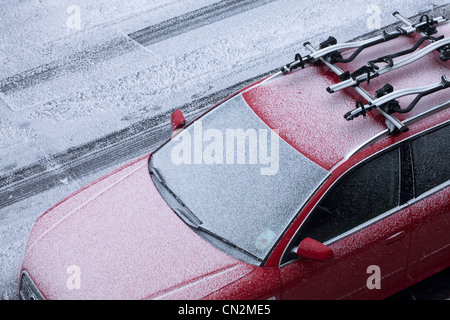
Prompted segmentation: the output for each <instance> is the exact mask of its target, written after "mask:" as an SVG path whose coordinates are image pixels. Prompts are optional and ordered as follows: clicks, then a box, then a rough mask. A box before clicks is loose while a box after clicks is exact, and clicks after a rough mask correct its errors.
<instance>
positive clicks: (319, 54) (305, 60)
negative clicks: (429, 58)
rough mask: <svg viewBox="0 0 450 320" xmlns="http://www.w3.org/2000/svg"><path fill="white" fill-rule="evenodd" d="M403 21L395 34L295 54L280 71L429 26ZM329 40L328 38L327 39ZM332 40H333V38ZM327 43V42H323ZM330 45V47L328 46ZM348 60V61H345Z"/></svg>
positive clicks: (285, 72) (441, 20)
mask: <svg viewBox="0 0 450 320" xmlns="http://www.w3.org/2000/svg"><path fill="white" fill-rule="evenodd" d="M394 14H397V15H395V17H397V18H399V17H402V16H401V15H400V14H399V13H398V12H394ZM402 18H403V17H402ZM399 19H401V18H399ZM403 19H405V21H404V22H405V24H406V27H404V28H397V32H396V33H388V32H386V31H383V34H381V35H378V36H375V37H373V38H370V39H367V40H362V41H355V42H344V43H334V44H332V43H333V42H329V44H328V45H326V46H324V47H323V48H320V50H316V51H314V52H313V53H311V54H310V55H307V56H304V57H302V56H301V55H300V54H296V55H295V60H294V61H293V62H291V63H289V64H287V65H285V66H283V67H282V68H281V69H280V71H281V72H282V73H283V74H287V73H289V72H291V71H292V70H295V69H297V68H299V67H302V68H303V67H304V66H305V64H306V63H312V62H314V60H316V59H319V58H321V57H325V56H327V55H329V54H330V53H334V52H336V51H339V50H343V49H355V48H357V51H359V52H360V51H361V50H360V49H361V48H367V47H370V46H373V45H376V44H379V43H381V42H385V41H389V40H392V39H395V38H397V37H399V36H402V35H407V34H411V33H413V32H416V31H418V29H420V28H422V27H424V26H426V25H427V24H429V23H430V22H429V21H424V22H419V23H417V24H415V25H414V24H412V23H411V22H410V21H409V20H406V18H403ZM431 21H432V22H433V24H440V23H442V22H446V21H448V19H446V18H445V17H443V16H440V17H437V18H434V19H431ZM329 39H330V38H329ZM333 40H335V39H334V38H333ZM325 42H327V41H325ZM330 44H331V45H330ZM353 58H354V57H352V59H342V60H343V61H345V62H343V63H347V62H350V61H351V60H353ZM347 60H348V61H347Z"/></svg>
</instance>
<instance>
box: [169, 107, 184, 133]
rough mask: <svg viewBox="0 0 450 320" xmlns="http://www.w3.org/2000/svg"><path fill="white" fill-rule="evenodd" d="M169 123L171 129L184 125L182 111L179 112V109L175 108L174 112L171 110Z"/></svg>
mask: <svg viewBox="0 0 450 320" xmlns="http://www.w3.org/2000/svg"><path fill="white" fill-rule="evenodd" d="M170 124H171V126H172V130H173V131H175V130H178V129H181V128H183V127H184V125H185V124H186V119H185V118H184V116H183V112H181V110H180V109H177V110H175V111H174V112H172V116H171V118H170Z"/></svg>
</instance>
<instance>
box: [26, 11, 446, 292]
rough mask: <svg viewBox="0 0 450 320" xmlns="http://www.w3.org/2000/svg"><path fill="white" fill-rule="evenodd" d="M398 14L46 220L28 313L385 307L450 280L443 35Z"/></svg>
mask: <svg viewBox="0 0 450 320" xmlns="http://www.w3.org/2000/svg"><path fill="white" fill-rule="evenodd" d="M394 15H395V16H396V17H397V18H399V19H400V21H401V22H402V27H401V28H397V29H396V31H393V32H391V33H387V32H380V34H379V35H377V36H375V37H374V38H369V39H366V40H361V41H356V42H349V43H337V42H336V40H335V39H334V38H332V37H330V38H328V40H326V41H324V42H322V43H321V44H320V45H319V47H318V48H315V47H314V46H313V45H311V44H310V43H305V47H306V48H307V49H308V50H309V51H310V54H309V55H306V56H301V55H299V54H298V55H296V56H295V60H294V61H293V62H292V63H290V64H288V65H286V66H284V67H282V68H281V70H280V71H279V72H277V73H276V74H274V75H272V76H270V77H268V78H266V79H263V80H261V81H259V82H257V83H255V84H253V85H251V86H249V87H247V88H244V89H242V90H240V91H239V92H237V93H235V94H233V95H232V96H231V97H229V98H227V99H225V100H224V101H222V102H221V103H219V104H217V105H216V106H214V107H213V108H211V110H209V111H207V112H206V113H205V114H203V115H202V116H201V117H199V118H198V119H196V120H195V121H193V122H192V123H189V124H188V125H186V124H185V120H184V116H183V115H182V113H181V112H180V111H176V112H175V113H174V115H173V117H172V127H173V129H174V132H173V135H172V137H171V139H169V140H168V141H167V142H166V143H164V144H163V145H162V146H160V147H159V148H158V149H157V150H155V151H154V152H153V153H151V154H150V155H146V156H144V157H142V158H139V159H137V160H135V161H133V162H132V163H129V164H127V165H125V166H123V167H122V168H120V169H118V170H116V171H114V172H112V173H111V174H109V175H107V176H105V177H103V178H101V179H99V180H97V181H95V182H93V183H92V184H90V185H89V186H87V187H85V188H83V189H81V190H79V191H78V192H76V193H75V194H73V195H71V196H69V197H68V198H66V199H65V200H63V201H62V202H60V203H59V204H57V205H56V206H54V207H53V208H51V209H50V210H48V211H47V212H46V213H45V214H44V215H42V216H41V217H40V218H39V219H38V220H37V221H36V224H35V225H34V227H33V229H32V231H31V234H30V237H29V240H28V244H27V247H26V252H25V255H24V259H23V264H22V267H21V272H20V279H19V291H20V295H21V297H22V298H23V299H28V298H29V299H380V298H385V297H387V296H389V295H391V294H393V293H395V292H398V291H399V290H402V289H403V288H405V287H407V286H410V285H412V284H414V283H416V282H418V281H420V280H422V279H424V278H425V277H428V276H430V275H432V274H434V273H436V272H438V271H440V270H443V269H445V268H447V267H449V266H450V265H449V264H450V202H449V201H448V199H449V197H450V189H449V188H448V186H449V178H450V167H449V162H448V159H449V157H450V153H449V150H450V148H449V145H448V144H449V141H450V131H449V128H450V120H449V119H450V111H449V109H448V106H449V105H450V100H449V94H448V93H449V90H448V89H449V88H450V80H449V78H448V77H447V74H448V60H449V58H450V57H449V53H450V41H449V39H448V35H449V34H450V25H449V24H448V22H447V19H445V18H444V17H438V18H430V17H428V16H425V15H424V16H421V17H420V18H419V19H417V20H418V21H415V23H413V22H411V21H410V20H409V19H407V18H404V17H403V16H401V15H400V14H399V13H395V14H394ZM373 272H374V273H373ZM372 281H373V282H372Z"/></svg>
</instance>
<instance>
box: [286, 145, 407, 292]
mask: <svg viewBox="0 0 450 320" xmlns="http://www.w3.org/2000/svg"><path fill="white" fill-rule="evenodd" d="M402 154H403V153H401V152H400V147H395V148H393V149H390V150H388V151H385V152H382V153H380V154H378V155H376V156H374V157H372V158H371V159H369V160H367V161H365V162H364V163H362V164H360V165H357V166H356V167H355V168H353V169H351V170H349V172H347V173H346V174H345V175H344V176H343V177H341V178H339V180H338V181H337V182H335V183H334V184H333V186H332V187H331V188H330V190H329V191H328V192H327V193H326V194H325V195H324V197H322V199H321V200H320V201H319V203H318V204H317V205H316V207H315V208H314V210H313V211H312V212H311V213H310V214H309V216H308V217H307V219H306V221H305V222H304V223H303V224H302V226H301V227H300V229H299V231H298V232H297V234H296V236H295V237H294V238H293V241H292V242H291V243H290V244H289V246H288V247H287V250H286V251H285V254H284V256H283V258H282V261H281V266H280V276H281V281H282V298H283V299H353V298H360V299H370V298H376V297H380V296H381V295H383V294H386V293H389V292H393V291H395V290H396V289H397V288H398V287H399V286H400V287H401V286H402V285H403V282H404V277H405V272H406V265H407V258H408V250H409V240H410V230H409V222H408V221H409V220H408V216H407V213H406V212H405V210H404V209H405V207H406V204H402V201H401V200H402V198H403V197H401V196H400V186H401V185H402V181H403V179H401V171H402V170H401V167H402V166H401V159H402V157H401V155H402ZM306 237H308V238H312V239H314V240H317V241H320V242H322V243H324V244H326V245H328V246H329V247H330V248H331V249H332V250H333V253H334V259H333V260H331V261H329V262H320V261H313V260H309V259H303V258H299V257H298V256H297V255H296V253H294V252H295V248H296V247H297V246H298V245H299V243H300V242H301V241H302V240H303V239H305V238H306Z"/></svg>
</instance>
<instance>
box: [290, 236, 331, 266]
mask: <svg viewBox="0 0 450 320" xmlns="http://www.w3.org/2000/svg"><path fill="white" fill-rule="evenodd" d="M297 255H298V256H299V257H300V258H305V259H311V260H316V261H330V260H333V258H334V253H333V251H332V250H331V249H330V248H329V247H327V246H326V245H324V244H323V243H321V242H319V241H316V240H314V239H311V238H305V239H303V240H302V242H300V245H299V246H298V248H297Z"/></svg>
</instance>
